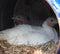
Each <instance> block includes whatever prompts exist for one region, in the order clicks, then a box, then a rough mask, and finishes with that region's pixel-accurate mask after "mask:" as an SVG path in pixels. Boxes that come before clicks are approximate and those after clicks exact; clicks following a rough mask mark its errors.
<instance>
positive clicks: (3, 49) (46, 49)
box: [0, 40, 57, 54]
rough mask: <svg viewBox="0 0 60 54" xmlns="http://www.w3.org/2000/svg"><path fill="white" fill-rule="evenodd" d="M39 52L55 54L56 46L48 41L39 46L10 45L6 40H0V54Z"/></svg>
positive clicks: (33, 53)
mask: <svg viewBox="0 0 60 54" xmlns="http://www.w3.org/2000/svg"><path fill="white" fill-rule="evenodd" d="M36 50H38V51H40V50H41V52H42V53H41V54H57V44H55V43H54V42H53V41H49V42H47V43H46V44H43V45H39V46H30V45H20V46H15V45H10V44H9V43H7V41H6V40H0V54H35V51H36Z"/></svg>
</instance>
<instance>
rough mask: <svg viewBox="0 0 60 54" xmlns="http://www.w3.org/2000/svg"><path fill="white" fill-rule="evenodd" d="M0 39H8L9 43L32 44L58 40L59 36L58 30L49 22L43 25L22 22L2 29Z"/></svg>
mask: <svg viewBox="0 0 60 54" xmlns="http://www.w3.org/2000/svg"><path fill="white" fill-rule="evenodd" d="M54 31H55V32H54ZM55 37H56V38H55ZM0 39H4V40H7V41H8V43H10V44H13V45H21V44H25V45H26V44H28V43H29V44H31V45H40V44H44V43H46V42H48V41H50V40H53V41H55V42H57V41H58V36H57V32H56V30H55V29H54V28H52V27H50V26H48V25H47V24H42V27H40V26H31V25H27V24H22V25H17V26H16V27H14V28H11V29H7V30H4V31H1V32H0Z"/></svg>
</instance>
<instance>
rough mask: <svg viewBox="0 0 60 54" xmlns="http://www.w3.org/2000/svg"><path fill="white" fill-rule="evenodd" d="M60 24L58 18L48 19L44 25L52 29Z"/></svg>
mask: <svg viewBox="0 0 60 54" xmlns="http://www.w3.org/2000/svg"><path fill="white" fill-rule="evenodd" d="M57 23H58V21H57V19H56V18H51V17H50V18H47V19H46V20H45V21H44V23H43V25H48V26H50V27H52V26H54V25H55V24H57Z"/></svg>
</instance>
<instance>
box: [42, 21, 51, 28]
mask: <svg viewBox="0 0 60 54" xmlns="http://www.w3.org/2000/svg"><path fill="white" fill-rule="evenodd" d="M42 27H43V28H46V29H51V28H52V27H51V26H49V25H48V24H47V22H44V23H43V24H42Z"/></svg>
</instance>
